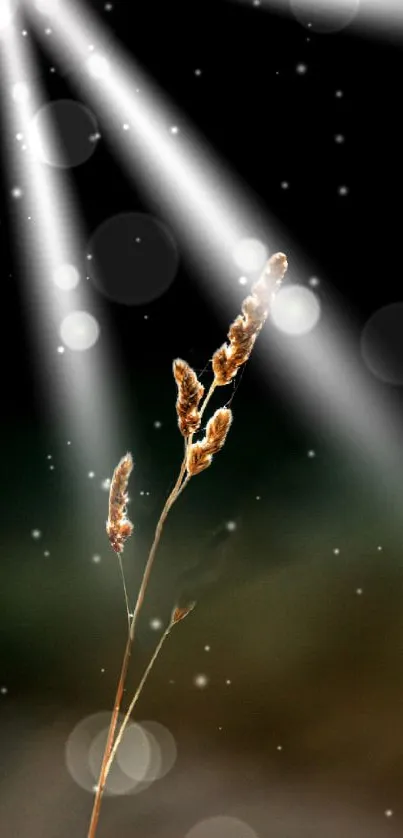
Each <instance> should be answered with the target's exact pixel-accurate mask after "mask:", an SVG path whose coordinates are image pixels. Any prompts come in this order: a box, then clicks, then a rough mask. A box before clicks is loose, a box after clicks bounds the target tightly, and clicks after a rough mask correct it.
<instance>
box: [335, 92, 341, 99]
mask: <svg viewBox="0 0 403 838" xmlns="http://www.w3.org/2000/svg"><path fill="white" fill-rule="evenodd" d="M335 96H336V99H341V97H342V96H343V91H342V90H336V93H335Z"/></svg>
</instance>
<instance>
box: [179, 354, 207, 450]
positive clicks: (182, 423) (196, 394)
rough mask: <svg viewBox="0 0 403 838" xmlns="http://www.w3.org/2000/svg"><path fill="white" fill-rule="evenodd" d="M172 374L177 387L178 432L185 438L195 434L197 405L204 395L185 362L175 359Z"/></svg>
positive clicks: (197, 413) (197, 422) (197, 424)
mask: <svg viewBox="0 0 403 838" xmlns="http://www.w3.org/2000/svg"><path fill="white" fill-rule="evenodd" d="M173 374H174V378H175V381H176V384H177V387H178V398H177V400H176V413H177V416H178V426H179V430H180V432H181V434H182V436H184V437H185V438H186V437H188V436H190V435H191V434H194V433H196V431H197V430H198V429H199V427H200V421H201V417H200V414H199V409H198V408H199V404H200V401H201V399H202V396H203V393H204V387H203V385H202V384H200V381H199V380H198V378H197V375H196V373H195V372H194V370H192V368H191V367H190V366H189V364H188V363H186V361H182V360H181V358H176V360H175V361H174V362H173Z"/></svg>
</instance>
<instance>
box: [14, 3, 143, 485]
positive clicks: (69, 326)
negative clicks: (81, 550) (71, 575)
mask: <svg viewBox="0 0 403 838" xmlns="http://www.w3.org/2000/svg"><path fill="white" fill-rule="evenodd" d="M21 29H22V26H21V22H20V21H19V17H18V15H17V17H15V18H14V19H13V21H12V23H11V24H10V25H9V27H8V28H7V33H6V35H5V37H3V38H2V40H1V45H0V46H1V49H0V53H1V57H2V61H3V72H2V84H1V88H2V93H3V99H4V103H3V104H4V112H5V115H6V117H7V120H6V121H7V133H4V139H5V161H6V166H7V169H8V170H9V171H10V172H12V174H13V178H14V180H13V182H12V183H11V184H10V186H11V189H10V193H11V196H10V201H11V204H12V203H13V199H14V207H13V210H14V212H13V215H15V216H16V219H15V221H16V235H17V237H18V256H19V257H20V256H21V258H22V261H23V263H24V268H25V271H24V272H26V273H27V283H26V288H25V301H26V306H27V313H28V319H29V323H28V327H29V328H31V329H32V332H33V344H34V345H33V357H31V358H30V359H29V363H30V364H34V365H35V367H36V369H37V373H38V384H39V386H41V383H42V398H43V401H44V407H43V415H44V417H47V419H49V418H50V417H51V420H52V431H53V429H55V431H56V436H59V442H60V443H62V444H63V448H64V446H65V445H66V442H67V441H70V443H71V447H70V448H68V449H66V456H67V455H68V456H69V461H70V463H71V464H74V473H75V476H76V478H77V489H78V487H79V486H80V484H81V485H82V487H83V486H84V482H85V481H86V480H87V477H88V469H92V468H95V469H96V472H97V476H98V474H99V477H100V478H101V477H104V478H105V477H106V476H108V475H109V474H110V473H111V472H112V468H113V465H114V463H115V462H116V459H117V457H118V456H120V454H121V450H122V447H124V446H125V445H127V440H126V441H125V440H124V434H125V431H124V430H123V421H122V415H120V417H119V420H118V419H117V416H118V415H119V404H120V396H119V394H118V392H117V389H118V388H117V382H118V376H117V373H116V369H115V368H114V364H113V362H112V352H111V347H110V345H109V344H108V339H107V336H106V335H105V334H104V326H102V330H101V332H100V318H101V317H102V311H101V310H100V306H99V303H98V307H97V310H95V311H94V301H92V300H91V299H90V296H89V293H88V289H87V288H86V280H85V248H84V244H83V241H82V236H81V233H80V231H79V230H78V229H77V223H76V219H77V215H78V213H77V209H76V207H75V206H74V197H73V194H72V190H71V189H70V188H69V183H68V181H67V179H66V178H65V177H64V176H63V175H62V173H61V172H60V171H55V170H54V169H53V168H52V167H48V166H47V165H46V164H44V163H43V162H41V160H40V159H38V156H37V148H36V144H35V137H34V136H33V132H32V125H33V124H34V117H35V114H36V113H37V111H38V109H39V107H40V105H41V104H42V100H43V95H42V94H41V91H40V89H39V87H38V85H37V84H36V83H35V84H34V83H33V81H32V79H33V66H32V56H31V54H30V50H29V44H28V43H27V40H26V39H25V38H23V37H22V35H21ZM47 133H48V136H47V140H48V142H49V143H56V142H57V138H56V137H55V136H53V134H52V126H51V125H50V124H49V125H48V131H47ZM14 339H17V338H16V337H15V338H14ZM122 435H123V439H122ZM62 450H63V449H62ZM85 494H86V492H85V491H84V496H85ZM103 502H104V496H103Z"/></svg>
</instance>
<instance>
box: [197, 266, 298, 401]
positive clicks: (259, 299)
mask: <svg viewBox="0 0 403 838" xmlns="http://www.w3.org/2000/svg"><path fill="white" fill-rule="evenodd" d="M287 267H288V265H287V257H286V256H285V254H284V253H275V254H274V255H273V256H271V258H270V259H269V260H268V262H267V263H266V266H265V268H264V271H263V273H262V275H261V277H260V279H259V280H258V281H257V282H255V284H254V285H253V286H252V293H251V294H250V295H249V296H248V297H246V299H245V300H244V301H243V303H242V314H239V315H238V317H237V318H236V319H235V320H234V322H233V323H232V324H231V326H230V329H229V332H228V338H229V344H228V343H224V344H223V345H222V346H221V347H220V349H217V351H216V352H215V353H214V355H213V359H212V367H213V372H214V377H215V378H214V380H215V383H216V384H217V385H218V386H223V385H224V384H228V383H229V382H230V381H231V379H232V378H234V376H235V375H236V374H237V372H238V367H240V366H241V365H242V364H244V363H245V361H247V360H248V358H249V356H250V354H251V352H252V349H253V346H254V343H255V340H256V338H257V336H258V334H259V332H260V330H261V328H262V326H263V324H264V322H265V320H266V318H267V315H268V311H269V305H270V302H271V300H272V298H273V296H274V294H275V293H276V291H277V290H278V288H279V287H280V285H281V282H282V280H283V277H284V274H285V272H286V270H287Z"/></svg>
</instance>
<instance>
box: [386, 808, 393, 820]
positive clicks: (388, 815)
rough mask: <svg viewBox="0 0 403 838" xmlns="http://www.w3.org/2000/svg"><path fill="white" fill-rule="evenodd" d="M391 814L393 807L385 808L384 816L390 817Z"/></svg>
mask: <svg viewBox="0 0 403 838" xmlns="http://www.w3.org/2000/svg"><path fill="white" fill-rule="evenodd" d="M392 815H393V809H386V810H385V816H386V817H387V818H391V817H392Z"/></svg>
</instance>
